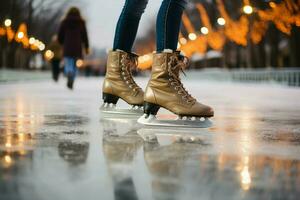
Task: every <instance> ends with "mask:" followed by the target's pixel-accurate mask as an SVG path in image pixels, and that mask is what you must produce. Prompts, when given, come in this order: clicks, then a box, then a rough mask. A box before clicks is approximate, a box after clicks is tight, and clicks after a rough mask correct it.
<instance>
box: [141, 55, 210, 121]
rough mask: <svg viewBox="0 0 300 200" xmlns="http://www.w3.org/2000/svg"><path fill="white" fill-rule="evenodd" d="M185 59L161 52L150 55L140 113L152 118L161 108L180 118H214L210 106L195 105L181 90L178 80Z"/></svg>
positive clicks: (189, 96)
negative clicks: (142, 107)
mask: <svg viewBox="0 0 300 200" xmlns="http://www.w3.org/2000/svg"><path fill="white" fill-rule="evenodd" d="M186 64H187V58H185V57H184V56H182V55H180V53H179V52H170V53H168V52H163V53H156V54H154V55H153V66H152V74H151V78H150V81H149V82H148V85H147V88H146V91H145V95H144V113H145V114H146V115H156V114H157V112H158V110H159V108H160V107H163V108H165V109H167V110H169V111H171V112H173V113H175V114H177V115H178V116H179V117H180V118H182V117H184V118H188V119H190V118H201V117H204V118H207V117H212V116H213V115H214V111H213V109H212V108H211V107H209V106H206V105H204V104H201V103H199V102H197V100H196V99H195V98H193V97H192V96H191V95H190V94H189V93H188V92H187V90H186V89H185V88H184V87H183V84H182V83H181V80H180V78H179V73H180V71H182V70H183V68H185V65H186Z"/></svg>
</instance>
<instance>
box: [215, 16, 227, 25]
mask: <svg viewBox="0 0 300 200" xmlns="http://www.w3.org/2000/svg"><path fill="white" fill-rule="evenodd" d="M217 23H218V24H219V25H220V26H224V25H225V24H226V21H225V19H224V18H223V17H219V18H218V19H217Z"/></svg>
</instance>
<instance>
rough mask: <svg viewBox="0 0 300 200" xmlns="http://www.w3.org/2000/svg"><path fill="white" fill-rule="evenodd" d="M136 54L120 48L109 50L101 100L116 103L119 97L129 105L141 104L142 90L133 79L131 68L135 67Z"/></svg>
mask: <svg viewBox="0 0 300 200" xmlns="http://www.w3.org/2000/svg"><path fill="white" fill-rule="evenodd" d="M137 58H138V56H137V55H135V54H133V53H127V52H124V51H121V50H116V51H110V52H109V55H108V60H107V71H106V75H105V79H104V82H103V88H102V91H103V96H102V98H103V101H104V103H108V104H111V103H112V104H116V103H117V101H118V100H119V98H121V99H123V100H124V101H125V102H127V103H128V104H130V105H136V106H142V105H143V97H144V92H143V90H142V89H141V88H140V87H139V86H138V85H137V84H136V82H135V81H134V80H133V77H132V74H131V69H132V68H136V67H137Z"/></svg>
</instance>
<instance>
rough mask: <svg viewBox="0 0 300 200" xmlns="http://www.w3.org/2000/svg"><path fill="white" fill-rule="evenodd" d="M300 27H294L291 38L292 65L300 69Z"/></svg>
mask: <svg viewBox="0 0 300 200" xmlns="http://www.w3.org/2000/svg"><path fill="white" fill-rule="evenodd" d="M299 52H300V27H296V26H293V27H292V32H291V37H290V65H291V67H300V56H299Z"/></svg>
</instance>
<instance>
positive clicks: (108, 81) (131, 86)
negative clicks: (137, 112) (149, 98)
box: [102, 0, 148, 106]
mask: <svg viewBox="0 0 300 200" xmlns="http://www.w3.org/2000/svg"><path fill="white" fill-rule="evenodd" d="M147 3H148V0H126V1H125V5H124V7H123V10H122V12H121V15H120V17H119V20H118V23H117V26H116V32H115V37H114V44H113V50H112V51H110V52H109V54H108V59H107V68H106V76H105V79H104V82H103V88H102V92H103V95H102V98H103V101H104V103H108V104H111V103H112V104H116V103H117V101H118V99H119V98H122V99H123V100H124V101H126V102H127V103H128V104H129V105H134V106H142V105H143V97H144V92H143V90H142V89H141V88H140V87H139V86H138V85H137V84H136V82H135V81H134V80H133V77H132V73H131V70H132V69H136V68H137V59H138V56H137V55H136V54H133V53H132V52H131V51H132V46H133V43H134V40H135V38H136V34H137V30H138V26H139V22H140V19H141V16H142V14H143V13H144V10H145V8H146V6H147ZM116 77H117V78H116Z"/></svg>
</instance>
